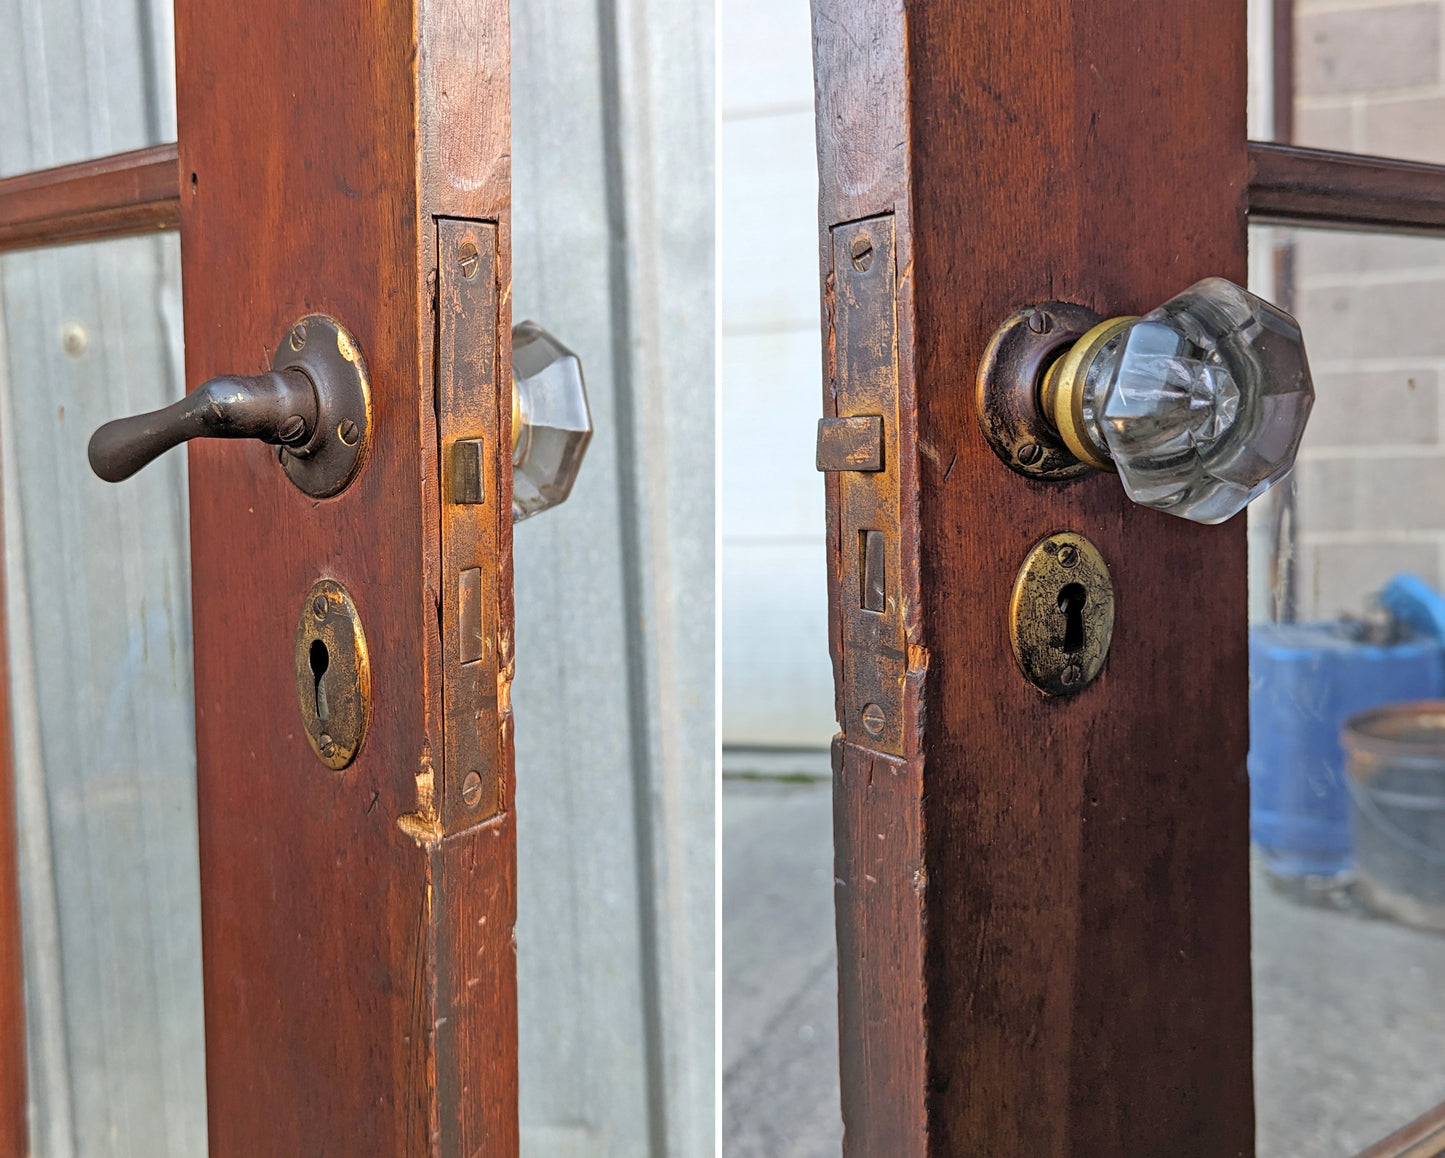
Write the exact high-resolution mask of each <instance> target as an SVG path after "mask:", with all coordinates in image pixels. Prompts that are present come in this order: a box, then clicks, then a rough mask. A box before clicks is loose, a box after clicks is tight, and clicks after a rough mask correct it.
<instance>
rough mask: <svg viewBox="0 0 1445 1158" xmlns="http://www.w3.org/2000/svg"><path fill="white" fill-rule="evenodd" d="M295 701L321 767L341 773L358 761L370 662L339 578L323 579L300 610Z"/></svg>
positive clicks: (365, 721) (368, 714)
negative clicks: (324, 766)
mask: <svg viewBox="0 0 1445 1158" xmlns="http://www.w3.org/2000/svg"><path fill="white" fill-rule="evenodd" d="M296 699H297V702H298V704H299V705H300V708H301V722H302V724H303V725H304V727H305V729H306V738H307V740H309V741H310V742H311V748H312V750H313V751H314V752H315V753H316V755H317V757H318V758H319V759H320V760H321V762H322V763H323V764H325V765H326V766H327V767H328V768H332V769H335V770H337V771H340V770H341V769H342V768H345V767H346V766H347V765H348V764H350V763H351V762H352V760H354V759H356V753H357V752H358V751H360V749H361V743H362V741H363V740H364V739H365V738H366V726H367V724H368V723H370V721H371V661H370V659H369V658H368V656H367V652H366V636H365V635H364V634H363V633H362V630H361V619H360V617H359V616H358V615H357V614H356V604H355V603H353V602H352V600H351V595H350V593H349V592H348V591H347V590H346V588H345V587H343V586H342V585H341V584H340V583H338V582H336V580H335V579H321V580H319V581H318V582H317V583H316V585H315V586H313V587H312V588H311V590H310V591H308V592H307V593H306V599H305V601H304V602H303V603H302V605H301V616H300V618H299V619H298V620H297V622H296Z"/></svg>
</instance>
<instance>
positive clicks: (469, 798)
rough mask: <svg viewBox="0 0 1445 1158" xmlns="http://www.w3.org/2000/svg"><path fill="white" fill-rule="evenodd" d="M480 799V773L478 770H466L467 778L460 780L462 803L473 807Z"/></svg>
mask: <svg viewBox="0 0 1445 1158" xmlns="http://www.w3.org/2000/svg"><path fill="white" fill-rule="evenodd" d="M481 799H482V774H481V773H480V772H468V773H467V778H466V779H465V780H463V781H462V803H463V804H465V805H466V806H467V807H468V808H475V807H476V806H477V805H478V803H480V802H481Z"/></svg>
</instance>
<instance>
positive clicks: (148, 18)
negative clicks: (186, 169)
mask: <svg viewBox="0 0 1445 1158" xmlns="http://www.w3.org/2000/svg"><path fill="white" fill-rule="evenodd" d="M175 139H176V89H175V37H174V28H173V18H172V12H171V0H108V2H106V3H100V4H97V3H93V2H90V0H6V3H3V4H0V177H8V176H11V175H13V174H15V173H22V172H25V171H27V170H30V169H45V168H49V167H50V166H52V165H64V164H69V163H70V162H73V161H84V160H88V159H89V158H91V157H102V156H105V155H106V154H108V153H120V152H124V151H126V150H128V149H139V148H141V147H142V146H145V145H156V144H160V143H162V142H164V141H174V140H175Z"/></svg>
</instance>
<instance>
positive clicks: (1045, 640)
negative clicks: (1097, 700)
mask: <svg viewBox="0 0 1445 1158" xmlns="http://www.w3.org/2000/svg"><path fill="white" fill-rule="evenodd" d="M1113 636H1114V587H1113V584H1112V583H1111V582H1110V581H1109V568H1108V566H1107V564H1105V562H1104V557H1103V556H1102V555H1101V554H1099V549H1098V548H1097V547H1095V546H1094V544H1093V543H1091V542H1089V540H1088V539H1086V538H1084V536H1083V535H1080V534H1076V533H1075V532H1073V531H1059V532H1057V533H1056V534H1052V535H1049V536H1047V537H1046V538H1044V539H1043V540H1042V541H1040V542H1039V543H1037V544H1035V546H1034V548H1033V550H1031V551H1030V552H1029V553H1028V557H1027V558H1026V559H1024V563H1023V566H1022V567H1020V568H1019V573H1018V578H1017V579H1015V580H1014V588H1013V596H1012V597H1011V598H1010V600H1009V639H1010V640H1011V641H1012V643H1013V650H1014V658H1015V659H1016V660H1017V661H1018V665H1019V670H1020V671H1021V672H1023V674H1024V677H1025V678H1026V679H1027V680H1028V681H1029V682H1030V683H1031V684H1033V685H1034V686H1035V687H1036V688H1038V689H1039V690H1040V691H1042V692H1045V693H1047V694H1048V695H1051V696H1066V695H1072V694H1073V693H1074V692H1077V691H1079V689H1081V688H1083V687H1086V686H1087V685H1088V684H1089V683H1091V682H1092V681H1093V679H1094V677H1095V676H1097V675H1098V674H1099V671H1100V669H1102V668H1103V666H1104V659H1105V657H1106V656H1107V655H1108V654H1109V642H1110V640H1111V639H1113Z"/></svg>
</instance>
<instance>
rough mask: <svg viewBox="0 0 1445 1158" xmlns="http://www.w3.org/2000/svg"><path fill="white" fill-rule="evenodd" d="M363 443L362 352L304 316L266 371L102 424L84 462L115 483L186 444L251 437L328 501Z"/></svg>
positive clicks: (225, 379) (367, 421) (333, 326)
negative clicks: (276, 454)
mask: <svg viewBox="0 0 1445 1158" xmlns="http://www.w3.org/2000/svg"><path fill="white" fill-rule="evenodd" d="M370 434H371V390H370V386H369V384H368V381H367V376H366V367H365V364H364V363H363V362H362V359H361V352H360V350H359V349H358V347H357V345H356V342H355V340H354V339H353V338H352V337H351V335H350V334H349V333H348V332H347V331H346V329H345V328H344V327H343V326H342V325H341V324H340V323H338V322H337V321H336V320H335V319H333V318H328V317H326V316H324V315H322V314H310V315H308V316H307V317H304V318H302V319H301V320H300V321H299V322H297V323H296V324H295V325H294V326H292V327H291V329H290V330H289V331H288V332H287V334H286V336H285V337H284V338H282V339H281V341H280V343H279V345H278V348H277V351H276V355H275V357H273V358H272V360H271V369H270V370H267V371H266V372H265V373H262V374H251V375H240V374H228V375H223V376H222V377H219V378H212V379H211V380H210V381H208V382H205V383H203V384H202V385H201V386H199V387H197V388H196V389H195V390H193V391H192V392H191V393H190V394H188V395H186V397H184V398H182V399H181V400H180V401H179V402H175V403H172V404H171V405H170V406H167V407H165V408H164V409H161V410H153V411H151V412H150V413H149V414H137V415H133V416H132V417H130V418H117V419H116V420H114V421H113V422H107V423H106V424H105V425H104V426H102V427H100V428H99V429H98V430H97V431H96V432H95V433H94V434H93V435H91V438H90V447H89V450H88V452H87V454H88V457H89V458H90V467H91V469H92V470H93V471H95V473H96V474H97V475H99V476H100V477H101V478H103V479H104V480H105V481H106V482H120V481H121V480H122V479H127V478H129V477H130V476H131V475H133V474H135V472H136V471H138V470H140V469H141V467H143V466H145V465H146V464H147V463H149V462H151V461H152V460H153V459H155V458H157V457H158V456H159V455H162V454H164V453H165V452H166V451H168V450H170V449H171V448H172V447H173V446H179V445H180V444H181V443H183V442H189V441H190V440H191V439H193V438H256V439H260V440H261V441H262V442H268V443H272V444H273V445H279V446H280V448H281V449H280V451H279V458H280V461H281V467H282V469H283V470H284V471H285V472H286V475H287V477H288V478H290V480H291V481H292V482H293V483H295V484H296V485H297V486H298V487H300V488H301V489H302V490H303V491H305V492H306V493H307V494H309V495H311V496H313V497H315V498H326V497H328V496H330V495H334V494H337V493H339V492H340V491H342V490H343V489H345V487H346V485H347V484H348V483H349V482H350V481H351V480H352V479H353V478H354V477H356V472H357V471H358V470H359V469H360V467H361V462H362V459H363V458H364V457H365V454H366V451H367V448H368V446H369V445H370V442H371V438H370Z"/></svg>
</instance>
